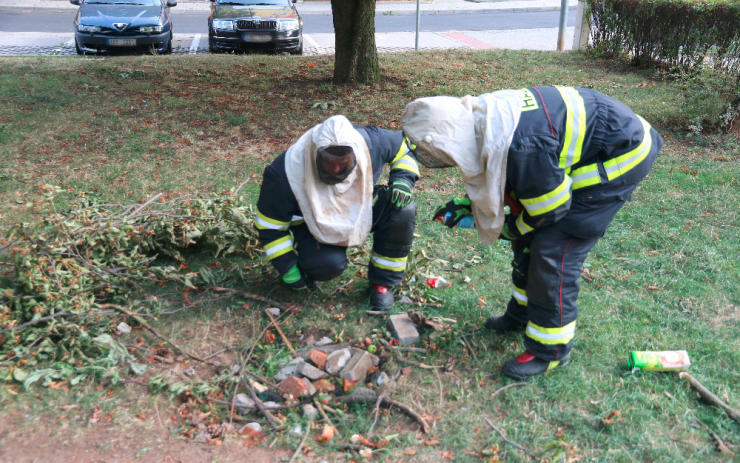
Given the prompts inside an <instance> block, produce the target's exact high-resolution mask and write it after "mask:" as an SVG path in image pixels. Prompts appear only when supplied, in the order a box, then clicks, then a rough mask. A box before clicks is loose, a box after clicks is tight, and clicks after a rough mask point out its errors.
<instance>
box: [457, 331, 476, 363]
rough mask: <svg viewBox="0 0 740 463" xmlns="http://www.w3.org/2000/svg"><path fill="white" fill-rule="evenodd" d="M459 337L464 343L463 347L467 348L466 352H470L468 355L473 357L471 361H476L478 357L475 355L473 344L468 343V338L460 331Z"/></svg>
mask: <svg viewBox="0 0 740 463" xmlns="http://www.w3.org/2000/svg"><path fill="white" fill-rule="evenodd" d="M460 339H462V342H463V344H465V347H466V348H467V349H468V352H470V356H471V357H473V361H474V362H476V363H477V362H478V357H477V356H476V355H475V351H474V350H473V346H471V345H470V343H469V342H468V339H467V338H466V337H465V334H463V333H460Z"/></svg>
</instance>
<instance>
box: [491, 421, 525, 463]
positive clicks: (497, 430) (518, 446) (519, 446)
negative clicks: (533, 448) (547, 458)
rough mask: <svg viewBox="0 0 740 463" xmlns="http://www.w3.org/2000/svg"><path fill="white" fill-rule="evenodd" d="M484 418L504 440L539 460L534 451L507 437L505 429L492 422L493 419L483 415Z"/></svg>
mask: <svg viewBox="0 0 740 463" xmlns="http://www.w3.org/2000/svg"><path fill="white" fill-rule="evenodd" d="M483 419H484V420H486V423H487V424H488V426H490V427H491V429H493V430H494V431H496V433H497V434H498V435H499V436H501V438H502V439H503V440H504V442H506V443H507V444H509V445H511V446H512V447H516V448H518V449H519V450H521V451H522V452H524V453H525V454H527V456H528V457H529V458H531V459H533V460H537V456H536V455H535V454H534V453H532V452H530V451H529V450H527V449H526V448H524V447H522V446H521V445H519V444H517V443H516V442H514V441H510V440H509V439H507V438H506V435H505V434H504V433H503V431H501V430H500V429H499V428H497V427H496V425H495V424H493V423H491V420H489V419H488V418H486V417H483Z"/></svg>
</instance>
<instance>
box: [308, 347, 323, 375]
mask: <svg viewBox="0 0 740 463" xmlns="http://www.w3.org/2000/svg"><path fill="white" fill-rule="evenodd" d="M326 357H327V354H325V353H323V352H321V351H320V350H316V349H314V350H312V351H311V354H309V358H310V359H311V361H312V362H313V364H314V365H316V366H317V367H319V368H320V369H322V370H323V369H324V368H325V367H326Z"/></svg>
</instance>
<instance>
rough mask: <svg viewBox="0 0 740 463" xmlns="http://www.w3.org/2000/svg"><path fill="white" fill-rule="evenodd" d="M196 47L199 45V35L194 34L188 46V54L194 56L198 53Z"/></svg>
mask: <svg viewBox="0 0 740 463" xmlns="http://www.w3.org/2000/svg"><path fill="white" fill-rule="evenodd" d="M198 45H200V34H195V37H193V42H192V43H191V44H190V54H191V55H194V54H195V53H197V52H198Z"/></svg>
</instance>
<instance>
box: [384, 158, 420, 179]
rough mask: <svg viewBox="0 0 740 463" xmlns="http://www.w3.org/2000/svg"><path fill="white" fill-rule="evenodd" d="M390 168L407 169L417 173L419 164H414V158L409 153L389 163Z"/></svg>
mask: <svg viewBox="0 0 740 463" xmlns="http://www.w3.org/2000/svg"><path fill="white" fill-rule="evenodd" d="M391 169H402V170H407V171H409V172H411V173H412V174H415V175H417V176H418V175H419V166H417V165H416V161H414V158H412V157H411V156H409V155H404V156H403V157H402V158H401V159H399V160H398V162H394V163H393V164H391Z"/></svg>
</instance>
